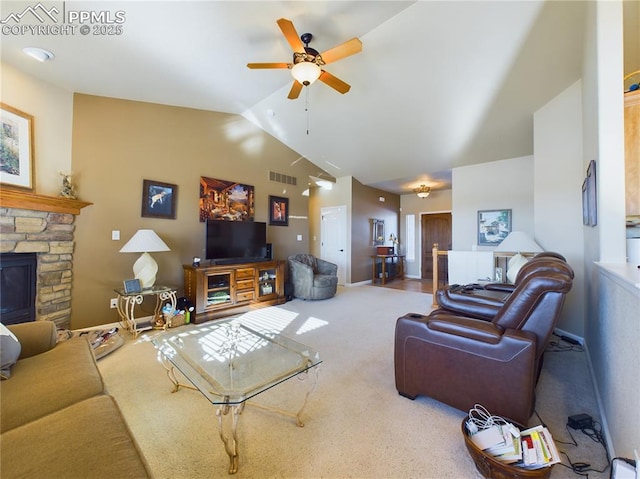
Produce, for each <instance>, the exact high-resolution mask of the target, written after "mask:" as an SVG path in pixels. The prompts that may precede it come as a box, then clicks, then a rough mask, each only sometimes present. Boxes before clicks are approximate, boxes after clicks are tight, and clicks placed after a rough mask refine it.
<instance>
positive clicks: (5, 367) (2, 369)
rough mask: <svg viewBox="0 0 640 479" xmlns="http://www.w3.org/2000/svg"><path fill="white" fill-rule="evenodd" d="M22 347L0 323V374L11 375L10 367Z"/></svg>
mask: <svg viewBox="0 0 640 479" xmlns="http://www.w3.org/2000/svg"><path fill="white" fill-rule="evenodd" d="M20 351H22V347H21V346H20V342H19V341H18V338H16V337H15V335H14V334H13V333H12V332H11V331H9V328H7V327H6V326H5V325H4V324H2V323H0V362H1V363H2V364H0V376H1V377H2V379H9V378H10V377H11V368H12V367H13V365H14V364H15V363H16V362H17V361H18V357H20Z"/></svg>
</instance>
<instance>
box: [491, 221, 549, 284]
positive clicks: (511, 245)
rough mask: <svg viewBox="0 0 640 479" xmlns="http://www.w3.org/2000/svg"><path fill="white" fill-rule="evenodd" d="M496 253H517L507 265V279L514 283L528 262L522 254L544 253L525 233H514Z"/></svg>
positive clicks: (503, 242)
mask: <svg viewBox="0 0 640 479" xmlns="http://www.w3.org/2000/svg"><path fill="white" fill-rule="evenodd" d="M495 251H496V252H510V253H516V254H515V255H514V256H513V257H512V258H511V259H510V260H509V262H508V263H507V279H508V280H509V281H510V282H511V283H514V282H515V280H516V277H517V275H518V271H520V268H522V266H524V264H525V263H526V262H527V258H525V257H524V256H522V255H521V254H520V253H540V252H541V251H544V250H543V249H542V248H541V247H540V245H539V244H538V243H536V242H535V241H534V240H533V238H531V237H530V236H529V235H528V234H526V233H524V232H523V231H512V232H511V233H509V234H508V235H507V237H506V238H505V239H503V240H502V242H501V243H500V244H499V245H498V246H497V247H496V249H495Z"/></svg>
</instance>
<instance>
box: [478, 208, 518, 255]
mask: <svg viewBox="0 0 640 479" xmlns="http://www.w3.org/2000/svg"><path fill="white" fill-rule="evenodd" d="M509 233H511V210H482V211H478V245H479V246H498V245H499V244H500V243H502V240H503V239H505V238H506V237H507V235H508V234H509Z"/></svg>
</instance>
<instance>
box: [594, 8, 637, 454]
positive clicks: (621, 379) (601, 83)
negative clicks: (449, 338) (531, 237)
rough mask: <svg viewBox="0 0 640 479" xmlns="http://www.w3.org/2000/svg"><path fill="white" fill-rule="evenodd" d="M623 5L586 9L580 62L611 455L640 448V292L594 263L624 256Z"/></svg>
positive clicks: (598, 348) (598, 339)
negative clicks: (592, 168)
mask: <svg viewBox="0 0 640 479" xmlns="http://www.w3.org/2000/svg"><path fill="white" fill-rule="evenodd" d="M621 10H622V5H621V4H620V2H597V3H592V4H590V5H589V7H588V15H587V28H586V36H585V55H584V62H583V65H584V66H583V102H582V109H583V112H584V141H583V145H584V146H583V149H584V158H583V167H584V168H586V165H587V163H588V162H589V160H591V159H596V160H597V161H598V164H599V167H598V169H597V170H598V225H597V226H596V227H595V228H586V229H585V235H584V244H585V270H586V278H587V285H586V287H587V299H586V301H585V302H586V306H587V312H586V314H587V320H586V326H585V341H586V349H587V353H588V357H589V361H590V364H591V368H592V373H593V379H594V383H595V388H596V394H597V396H598V401H599V404H600V409H601V413H602V415H603V417H602V422H603V430H604V436H605V439H606V440H607V443H608V446H609V453H610V455H611V456H612V457H613V456H623V457H628V458H633V453H634V450H635V451H638V452H640V435H639V434H638V431H640V409H639V408H638V407H637V405H638V404H640V373H639V371H640V349H639V348H638V343H639V342H640V322H639V320H638V311H640V292H639V291H638V288H637V287H635V286H630V285H629V284H628V283H625V282H624V281H621V279H620V277H619V276H618V275H617V274H615V273H614V274H612V273H610V271H609V270H607V269H605V268H599V267H597V266H596V265H595V264H594V262H596V261H598V260H600V261H608V262H611V263H614V264H617V265H618V266H620V265H621V263H624V261H625V244H624V235H625V231H624V230H625V221H624V214H625V204H624V151H623V150H622V149H623V145H624V142H623V138H622V136H623V128H622V124H621V122H622V121H623V113H622V109H623V96H622V88H621V81H620V79H621V77H622V39H621V38H622V15H621V14H622V12H621Z"/></svg>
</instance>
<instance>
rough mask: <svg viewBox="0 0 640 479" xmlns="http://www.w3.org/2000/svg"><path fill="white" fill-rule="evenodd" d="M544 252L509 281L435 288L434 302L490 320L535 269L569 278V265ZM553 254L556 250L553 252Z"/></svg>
mask: <svg viewBox="0 0 640 479" xmlns="http://www.w3.org/2000/svg"><path fill="white" fill-rule="evenodd" d="M550 254H551V253H547V252H545V253H544V254H542V253H541V254H540V255H537V256H534V257H533V258H532V259H531V260H529V261H528V262H527V263H526V264H525V265H524V266H522V268H521V269H520V271H519V272H518V276H517V277H516V281H515V283H513V284H509V283H489V284H486V285H484V286H480V285H467V286H459V287H451V286H449V287H445V288H440V289H438V291H436V298H435V299H436V303H437V304H438V306H439V307H440V308H442V309H445V310H447V311H450V312H452V313H455V314H462V315H464V316H469V317H471V318H478V319H485V320H488V321H490V320H491V319H493V317H494V316H495V315H496V314H497V312H498V311H499V310H500V308H502V306H504V303H505V301H506V300H507V299H508V298H509V296H510V295H511V294H512V293H513V292H514V291H515V289H516V287H517V286H518V285H519V284H520V283H521V282H522V281H524V280H525V279H526V278H527V277H529V276H530V275H532V274H534V273H536V272H549V273H553V272H558V273H564V274H567V275H568V276H569V277H570V278H571V279H573V276H574V273H573V269H572V268H571V266H569V264H568V263H567V262H566V261H564V260H563V259H560V258H558V257H557V256H550ZM553 254H554V255H555V254H556V253H553Z"/></svg>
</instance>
